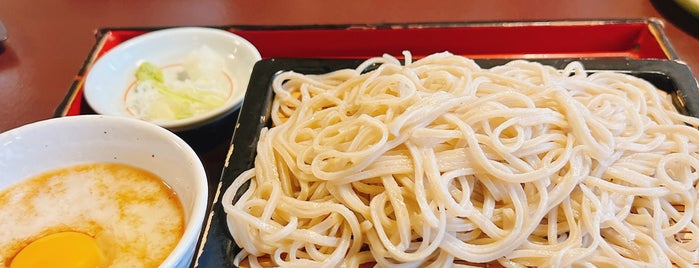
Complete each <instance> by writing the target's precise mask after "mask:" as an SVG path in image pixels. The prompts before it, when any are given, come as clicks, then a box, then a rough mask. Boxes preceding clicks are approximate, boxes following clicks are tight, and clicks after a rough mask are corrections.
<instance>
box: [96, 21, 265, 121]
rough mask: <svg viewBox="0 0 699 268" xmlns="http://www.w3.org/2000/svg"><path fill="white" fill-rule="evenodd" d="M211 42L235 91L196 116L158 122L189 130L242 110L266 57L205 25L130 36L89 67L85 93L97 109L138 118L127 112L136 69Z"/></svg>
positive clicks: (166, 62)
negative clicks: (255, 71) (260, 62)
mask: <svg viewBox="0 0 699 268" xmlns="http://www.w3.org/2000/svg"><path fill="white" fill-rule="evenodd" d="M202 46H206V47H208V48H210V49H211V50H213V52H215V53H216V54H217V55H220V58H221V59H223V62H224V65H223V66H224V70H223V71H224V72H226V73H227V74H228V75H229V76H230V78H231V81H232V84H233V91H232V93H231V94H230V96H229V97H228V99H227V100H226V102H225V104H223V105H222V106H219V107H218V108H215V109H213V110H211V111H209V112H206V113H203V114H198V115H195V116H192V117H188V118H184V119H179V120H168V121H154V122H153V123H155V124H157V125H160V126H162V127H165V128H167V129H169V130H171V131H174V132H177V131H184V130H189V129H193V128H197V127H200V126H202V125H205V124H206V123H209V122H212V121H215V120H216V119H219V118H221V117H223V116H225V115H227V114H229V113H231V112H233V111H235V109H237V108H239V106H240V104H241V103H242V101H243V98H244V97H245V91H246V90H247V86H248V82H249V80H250V74H251V73H252V69H253V67H254V65H255V63H256V62H257V61H258V60H260V59H261V56H260V53H259V51H258V50H257V49H256V48H255V46H253V45H252V44H251V43H250V42H249V41H247V40H245V39H244V38H242V37H240V36H238V35H236V34H233V33H231V32H228V31H225V30H221V29H215V28H206V27H178V28H168V29H164V30H157V31H153V32H149V33H146V34H143V35H140V36H137V37H134V38H132V39H129V40H127V41H125V42H123V43H121V44H119V45H118V46H116V47H114V48H113V49H111V50H109V51H108V52H107V53H105V54H104V55H103V56H101V57H100V58H98V59H97V61H96V62H95V64H94V65H93V66H92V67H91V68H90V69H89V71H88V73H87V77H86V79H85V84H84V96H85V99H86V101H87V103H88V104H89V105H90V107H92V109H93V110H95V112H97V113H99V114H104V115H115V116H125V117H134V115H133V114H132V113H130V112H129V111H128V110H127V107H126V104H125V96H126V95H125V94H127V93H126V92H127V90H129V88H130V86H131V85H132V84H133V83H134V82H135V81H136V78H135V72H136V70H137V69H138V67H139V65H140V64H141V63H143V62H145V61H147V62H150V63H152V64H154V65H156V66H161V67H162V66H171V65H176V64H180V63H181V61H182V59H183V58H184V57H186V56H187V55H188V54H189V53H192V51H195V50H197V49H200V48H201V47H202Z"/></svg>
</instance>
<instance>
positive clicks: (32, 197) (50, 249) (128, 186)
mask: <svg viewBox="0 0 699 268" xmlns="http://www.w3.org/2000/svg"><path fill="white" fill-rule="evenodd" d="M0 219H2V221H0V267H10V265H12V267H13V268H15V267H17V268H20V267H30V266H32V265H33V266H36V265H40V266H44V267H45V265H42V261H45V262H43V263H44V264H47V265H48V264H50V265H51V267H80V265H89V266H90V267H95V265H94V264H98V265H97V267H157V266H158V265H159V264H160V263H162V261H163V260H165V258H166V257H167V256H168V255H169V254H170V252H171V251H172V250H173V249H174V247H175V246H176V244H177V242H178V241H179V240H180V238H181V237H182V234H183V232H184V228H185V222H184V210H183V208H182V204H181V203H180V201H179V198H178V197H177V196H176V194H175V192H174V191H173V190H172V189H171V188H170V187H169V186H168V185H166V184H165V183H164V182H163V180H162V179H161V178H159V177H158V176H157V175H155V174H153V173H151V172H149V171H146V170H143V169H140V168H136V167H133V166H129V165H124V164H115V163H91V164H80V165H76V166H70V167H65V168H61V169H57V170H53V171H49V172H46V173H42V174H40V175H38V176H35V177H32V178H30V179H27V180H24V181H22V182H20V183H19V184H16V185H13V186H11V187H9V188H7V189H5V190H4V191H2V192H0ZM66 248H69V249H70V250H68V251H66ZM69 252H73V255H76V256H77V257H80V258H77V257H76V258H71V257H70V256H68V255H67V254H68V253H69ZM60 262H63V263H62V264H63V265H64V266H60V265H61V263H60ZM22 264H24V265H30V266H21V265H22Z"/></svg>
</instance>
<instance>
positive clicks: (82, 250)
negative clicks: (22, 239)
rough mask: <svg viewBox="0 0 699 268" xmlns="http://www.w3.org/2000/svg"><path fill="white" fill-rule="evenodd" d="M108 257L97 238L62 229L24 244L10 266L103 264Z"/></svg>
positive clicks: (77, 266) (88, 265)
mask: <svg viewBox="0 0 699 268" xmlns="http://www.w3.org/2000/svg"><path fill="white" fill-rule="evenodd" d="M104 262H105V257H104V254H103V253H102V251H100V249H99V247H97V243H96V242H95V239H94V238H92V237H90V236H89V235H86V234H83V233H78V232H60V233H55V234H50V235H47V236H44V237H42V238H39V239H37V240H36V241H34V242H32V243H31V244H29V245H27V246H26V247H24V248H23V249H22V250H21V251H20V252H19V253H17V255H15V257H14V259H12V264H10V268H24V267H55V268H59V267H61V268H62V267H73V268H82V267H90V268H95V267H101V266H104Z"/></svg>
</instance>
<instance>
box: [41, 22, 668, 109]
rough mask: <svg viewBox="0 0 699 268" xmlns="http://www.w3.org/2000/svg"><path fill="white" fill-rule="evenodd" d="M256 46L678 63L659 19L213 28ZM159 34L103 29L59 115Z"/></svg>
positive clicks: (274, 53) (271, 50)
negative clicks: (138, 40) (94, 74)
mask: <svg viewBox="0 0 699 268" xmlns="http://www.w3.org/2000/svg"><path fill="white" fill-rule="evenodd" d="M216 28H221V29H225V30H228V31H230V32H233V33H235V34H238V35H240V36H242V37H244V38H246V39H248V40H249V41H250V42H252V43H253V44H254V45H255V46H256V47H257V48H258V50H259V51H260V53H261V54H262V57H263V58H281V57H292V58H367V57H373V56H380V55H381V54H383V53H390V54H393V55H400V53H401V52H402V51H403V50H409V51H411V53H412V54H413V56H415V57H420V56H422V55H428V54H432V53H435V52H441V51H450V52H452V53H454V54H460V55H464V56H467V57H471V58H491V59H492V58H630V59H676V58H677V53H676V52H675V51H674V49H673V48H672V46H671V45H670V42H669V41H668V39H667V37H666V36H665V34H664V32H663V30H662V23H661V22H660V20H659V19H632V20H593V21H587V20H585V21H580V20H573V21H545V22H536V21H530V22H473V23H467V22H463V23H422V24H381V25H306V26H216ZM157 29H160V28H104V29H99V30H98V31H97V32H96V37H97V42H96V43H95V45H94V46H93V48H92V51H91V52H90V54H89V55H88V58H87V59H86V61H85V63H84V65H83V68H82V69H81V70H80V72H79V73H78V75H77V76H76V80H75V82H74V83H73V85H72V87H71V89H70V91H69V92H68V94H67V96H66V98H65V99H64V100H63V102H62V103H61V105H60V106H59V107H58V109H57V110H56V114H55V115H56V116H66V115H77V114H82V113H90V112H91V110H90V109H85V108H89V107H83V106H84V105H87V104H84V103H83V100H82V82H83V79H84V75H85V74H86V73H87V70H88V69H89V67H90V66H91V65H92V63H93V62H94V61H95V60H96V59H97V58H98V57H99V56H101V55H102V54H104V53H105V52H107V51H109V50H110V49H111V48H113V47H114V46H116V45H118V44H120V43H122V42H124V41H126V40H128V39H130V38H133V37H135V36H138V35H141V34H143V33H146V32H149V31H153V30H157Z"/></svg>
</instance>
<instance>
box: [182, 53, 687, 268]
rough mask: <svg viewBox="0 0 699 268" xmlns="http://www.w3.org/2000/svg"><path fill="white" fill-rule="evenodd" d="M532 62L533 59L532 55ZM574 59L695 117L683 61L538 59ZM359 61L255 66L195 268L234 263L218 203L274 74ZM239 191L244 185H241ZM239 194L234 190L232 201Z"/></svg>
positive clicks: (243, 161) (251, 143)
mask: <svg viewBox="0 0 699 268" xmlns="http://www.w3.org/2000/svg"><path fill="white" fill-rule="evenodd" d="M530 60H531V59H530ZM574 60H578V61H580V62H582V63H583V65H584V66H585V69H586V70H588V71H590V72H595V71H601V70H611V71H619V72H624V73H629V74H631V75H635V76H637V77H641V78H643V79H646V80H647V81H649V82H651V83H652V84H654V85H655V86H656V87H658V88H660V89H662V90H665V91H667V92H669V93H671V94H672V95H673V96H674V97H675V99H676V100H675V104H676V105H677V106H678V108H679V109H680V110H681V111H683V112H685V113H687V114H689V115H692V116H695V117H699V106H698V105H699V89H698V88H697V83H696V80H695V78H694V77H693V75H692V72H691V70H690V69H689V68H688V67H687V66H686V65H684V64H682V63H679V62H675V61H668V60H627V59H545V60H536V61H539V62H541V63H543V64H545V65H550V66H554V67H557V68H563V67H565V66H566V65H567V64H568V63H570V62H572V61H574ZM362 61H363V60H354V59H349V60H346V59H342V60H336V59H268V60H262V61H260V62H258V63H257V64H256V65H255V69H254V70H253V72H252V76H251V79H250V84H249V86H248V90H247V94H246V96H245V101H244V102H243V105H242V107H241V110H240V111H239V115H238V119H237V124H236V127H235V129H234V132H233V138H232V142H231V143H232V145H231V146H232V148H231V149H232V151H230V152H229V155H228V158H227V160H226V163H228V164H227V165H226V166H225V167H224V169H223V173H222V175H221V181H220V182H219V185H218V188H217V192H216V197H215V200H214V204H213V207H212V211H211V214H210V215H209V217H207V222H206V223H205V226H206V227H205V230H204V231H203V234H202V240H201V246H200V247H199V249H198V252H197V255H196V256H195V261H194V263H193V265H194V266H196V267H235V265H234V264H233V262H232V260H233V258H234V257H235V255H236V254H237V253H238V252H239V251H240V248H239V247H238V246H237V245H236V244H235V242H234V241H233V239H232V237H231V235H230V233H229V232H228V228H227V226H226V225H227V223H226V220H227V219H226V214H225V213H224V211H223V208H222V205H221V203H220V202H221V197H222V195H223V192H224V191H225V190H226V189H227V188H228V187H229V186H230V185H231V183H232V182H233V180H234V179H235V178H236V177H237V176H238V175H239V174H241V173H242V172H243V171H245V170H247V169H250V168H251V167H253V163H254V158H255V154H256V146H257V141H258V134H259V132H260V130H261V129H262V128H263V127H265V126H269V123H270V117H269V113H270V107H271V103H272V98H273V92H272V90H271V86H270V85H271V83H272V80H273V79H274V77H275V75H276V74H278V73H279V72H282V71H290V70H293V71H295V72H298V73H303V74H321V73H327V72H330V71H334V70H338V69H342V68H355V67H356V66H358V65H359V64H360V63H361V62H362ZM507 61H509V60H476V62H477V63H478V64H479V65H480V66H481V67H483V68H490V67H493V66H497V65H502V64H504V63H506V62H507ZM241 191H242V189H241ZM241 194H242V192H238V193H237V194H236V200H237V199H238V198H239V197H240V195H241Z"/></svg>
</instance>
